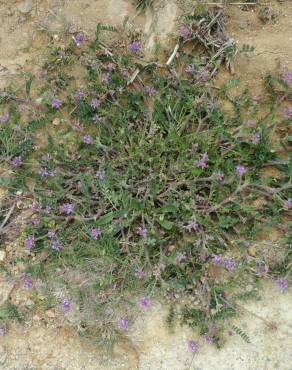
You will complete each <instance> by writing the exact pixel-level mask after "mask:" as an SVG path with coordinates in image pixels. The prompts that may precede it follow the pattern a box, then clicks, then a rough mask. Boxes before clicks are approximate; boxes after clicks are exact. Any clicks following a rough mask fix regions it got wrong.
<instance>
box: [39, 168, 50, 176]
mask: <svg viewBox="0 0 292 370" xmlns="http://www.w3.org/2000/svg"><path fill="white" fill-rule="evenodd" d="M38 174H39V175H40V176H41V177H46V176H49V172H48V170H47V168H45V167H41V168H40V169H39V171H38Z"/></svg>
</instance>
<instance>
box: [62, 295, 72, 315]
mask: <svg viewBox="0 0 292 370" xmlns="http://www.w3.org/2000/svg"><path fill="white" fill-rule="evenodd" d="M61 309H62V310H63V311H64V312H69V311H71V309H72V302H71V301H70V299H68V298H64V299H63V301H62V302H61Z"/></svg>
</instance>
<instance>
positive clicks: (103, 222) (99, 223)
mask: <svg viewBox="0 0 292 370" xmlns="http://www.w3.org/2000/svg"><path fill="white" fill-rule="evenodd" d="M114 216H115V214H114V212H109V213H107V214H105V215H103V216H101V217H100V218H99V219H98V220H97V222H96V225H97V226H102V225H106V224H108V223H110V222H111V221H112V219H113V218H114Z"/></svg>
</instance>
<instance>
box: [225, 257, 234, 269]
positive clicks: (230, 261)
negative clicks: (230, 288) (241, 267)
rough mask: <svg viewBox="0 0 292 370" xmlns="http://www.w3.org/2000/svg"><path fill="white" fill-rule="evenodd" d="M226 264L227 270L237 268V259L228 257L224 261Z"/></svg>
mask: <svg viewBox="0 0 292 370" xmlns="http://www.w3.org/2000/svg"><path fill="white" fill-rule="evenodd" d="M224 266H225V268H226V269H227V270H233V269H234V268H235V261H234V259H233V258H232V257H228V258H226V260H225V261H224Z"/></svg>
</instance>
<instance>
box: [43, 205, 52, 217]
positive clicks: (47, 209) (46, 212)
mask: <svg viewBox="0 0 292 370" xmlns="http://www.w3.org/2000/svg"><path fill="white" fill-rule="evenodd" d="M51 210H52V207H50V206H47V207H46V208H45V209H44V214H45V215H49V214H50V212H51Z"/></svg>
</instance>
